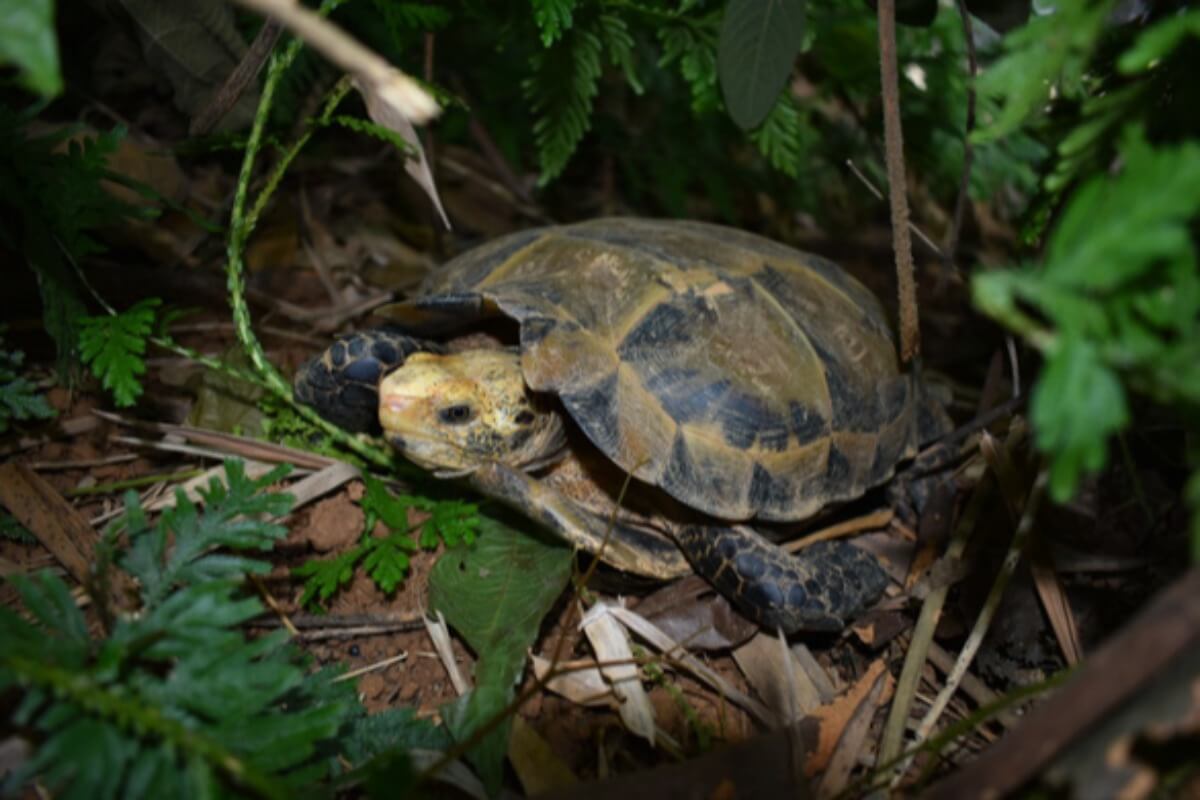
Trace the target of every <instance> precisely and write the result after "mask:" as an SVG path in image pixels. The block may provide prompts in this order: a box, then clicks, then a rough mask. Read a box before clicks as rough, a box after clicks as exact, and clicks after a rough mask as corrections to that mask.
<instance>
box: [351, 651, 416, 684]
mask: <svg viewBox="0 0 1200 800" xmlns="http://www.w3.org/2000/svg"><path fill="white" fill-rule="evenodd" d="M407 658H408V653H405V652H403V651H401V652H399V653H397V654H396V655H394V656H391V657H390V658H385V659H383V660H382V661H376V662H375V663H374V664H367V665H366V666H365V667H359V668H358V669H352V670H350V671H349V672H347V673H344V674H342V675H338V676H337V677H336V678H334V679H333V682H334V683H340V682H342V681H349V680H354V679H355V678H357V677H358V676H359V675H366V674H367V673H368V672H375V671H376V670H381V669H384V668H385V667H390V666H391V665H392V664H399V663H400V662H401V661H404V660H405V659H407Z"/></svg>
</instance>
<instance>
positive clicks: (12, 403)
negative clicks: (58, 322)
mask: <svg viewBox="0 0 1200 800" xmlns="http://www.w3.org/2000/svg"><path fill="white" fill-rule="evenodd" d="M0 333H3V326H0ZM0 344H3V339H0ZM24 363H25V354H24V353H22V352H21V351H20V350H12V351H9V350H2V349H0V433H4V432H5V431H7V430H8V426H9V425H10V424H11V423H12V421H13V420H26V419H50V418H51V417H53V416H54V414H55V411H54V409H53V408H51V407H50V404H49V403H47V402H46V398H44V397H42V396H41V395H40V394H38V391H37V387H36V386H34V385H33V384H32V383H30V382H29V380H28V379H26V378H25V377H24V376H23V375H22V374H21V366H22V364H24Z"/></svg>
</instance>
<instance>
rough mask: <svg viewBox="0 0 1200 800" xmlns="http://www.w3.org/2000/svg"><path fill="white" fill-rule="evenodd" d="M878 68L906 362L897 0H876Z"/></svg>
mask: <svg viewBox="0 0 1200 800" xmlns="http://www.w3.org/2000/svg"><path fill="white" fill-rule="evenodd" d="M879 70H880V77H881V80H882V84H883V140H884V145H885V148H886V150H887V175H888V198H889V201H890V205H891V208H892V248H893V250H894V251H895V255H896V288H897V290H898V291H899V295H900V356H901V358H902V359H903V360H904V361H905V362H906V363H907V362H911V361H912V360H913V359H915V358H916V357H917V356H918V355H919V354H920V352H921V332H920V328H919V322H918V318H917V282H916V277H915V276H914V274H913V254H912V239H911V238H910V237H909V234H908V197H907V195H906V191H905V190H906V187H907V185H908V184H907V181H906V179H905V176H904V133H903V130H902V128H901V125H900V85H899V68H898V67H897V65H896V0H879Z"/></svg>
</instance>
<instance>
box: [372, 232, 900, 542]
mask: <svg viewBox="0 0 1200 800" xmlns="http://www.w3.org/2000/svg"><path fill="white" fill-rule="evenodd" d="M383 313H384V316H387V317H391V318H392V319H394V320H396V321H398V322H399V323H401V324H402V325H403V326H404V327H405V328H407V329H408V330H410V331H413V332H414V333H418V334H425V335H437V334H444V333H446V332H448V331H450V330H453V329H454V328H457V327H465V326H468V325H471V324H472V323H476V322H478V320H479V319H480V318H483V317H489V316H495V315H503V316H507V317H509V318H511V319H513V320H515V321H516V322H517V323H519V326H520V345H521V351H522V358H521V367H522V371H523V373H524V377H525V380H526V383H528V385H529V386H530V388H532V389H534V390H536V391H542V392H551V393H554V394H556V395H558V396H559V397H560V398H561V400H562V403H563V406H564V407H565V408H566V410H567V411H568V412H569V414H570V415H571V417H572V418H573V419H574V421H575V423H576V424H577V425H578V426H579V428H580V430H582V431H583V432H584V433H585V434H586V435H587V437H588V439H590V440H591V442H592V443H593V444H595V446H596V447H597V448H598V449H599V450H600V451H601V452H603V453H604V454H605V455H606V456H607V457H608V458H609V459H611V460H612V461H613V462H615V463H616V464H617V465H618V466H620V467H621V469H623V470H625V471H626V472H629V473H632V474H633V475H634V476H635V477H636V478H638V479H640V480H641V481H644V482H646V483H648V484H652V485H655V486H658V487H661V488H662V489H663V490H665V491H666V492H668V493H669V494H670V495H672V496H673V497H675V498H676V499H678V500H680V501H681V502H683V503H685V504H687V505H688V506H691V507H692V508H695V509H698V510H700V511H703V512H705V513H707V514H710V515H712V516H714V517H717V518H721V519H726V520H746V519H751V518H757V519H761V520H773V521H791V520H800V519H804V518H806V517H809V516H811V515H812V514H814V513H815V512H817V511H818V510H819V509H820V508H821V507H823V506H825V505H827V504H829V503H831V502H835V501H839V500H845V499H850V498H853V497H856V496H858V495H860V494H862V492H863V491H864V490H866V489H867V488H869V487H871V486H874V485H876V484H878V483H880V482H882V481H884V480H886V479H887V478H888V477H889V476H890V475H891V474H892V471H893V468H894V466H895V464H896V462H897V461H899V460H901V459H902V458H904V457H906V456H908V455H911V454H912V453H913V451H914V450H915V446H916V442H917V431H916V417H917V413H916V392H915V391H914V389H913V385H912V381H911V379H910V378H908V377H907V376H906V375H904V374H902V373H901V372H900V370H899V368H898V364H897V359H896V353H895V347H894V345H893V342H892V338H891V333H890V331H889V328H888V325H887V324H886V322H885V317H884V314H883V310H882V308H881V307H880V305H879V302H878V301H877V300H876V298H875V297H874V295H872V294H871V292H870V291H869V290H867V289H866V288H865V287H864V286H862V285H861V284H860V283H859V282H858V281H856V280H855V279H854V278H852V277H850V276H849V275H848V274H847V273H845V272H844V271H843V270H842V269H841V268H839V267H838V266H837V265H835V264H833V263H832V262H830V261H827V260H824V259H822V258H819V257H817V256H814V255H810V254H807V253H802V252H800V251H798V250H794V249H792V248H790V247H786V246H784V245H781V244H778V243H776V242H772V241H770V240H768V239H764V238H762V237H760V236H756V235H753V234H749V233H745V232H743V231H738V230H733V229H730V228H726V227H722V226H718V225H711V224H705V223H698V222H682V221H655V220H643V219H601V220H593V221H589V222H583V223H579V224H574V225H565V226H559V227H549V228H541V229H535V230H528V231H523V232H520V233H516V234H512V235H510V236H507V237H504V238H501V239H498V240H496V241H493V242H491V243H489V244H486V245H484V246H482V247H479V248H476V249H473V250H471V251H469V252H467V253H464V254H463V255H461V256H459V257H458V258H456V259H454V260H452V261H450V262H448V263H447V264H446V265H445V266H444V267H443V268H441V269H440V270H438V271H437V272H436V273H435V274H433V275H432V276H431V277H430V278H429V279H428V280H427V281H426V283H425V284H424V285H423V287H422V290H421V292H420V296H419V297H417V298H416V299H414V300H411V301H408V302H406V303H401V304H398V305H395V306H391V307H389V308H388V309H385V310H384V312H383Z"/></svg>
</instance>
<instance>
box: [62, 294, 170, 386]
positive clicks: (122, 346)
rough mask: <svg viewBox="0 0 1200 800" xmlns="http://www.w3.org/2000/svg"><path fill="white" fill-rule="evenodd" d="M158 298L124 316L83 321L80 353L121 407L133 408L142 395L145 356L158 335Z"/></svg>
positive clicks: (139, 304) (137, 304)
mask: <svg viewBox="0 0 1200 800" xmlns="http://www.w3.org/2000/svg"><path fill="white" fill-rule="evenodd" d="M160 305H162V301H161V300H159V299H158V298H156V297H150V298H146V299H144V300H139V301H138V302H137V303H135V304H134V305H133V306H131V307H130V308H128V309H127V310H125V311H123V312H121V313H120V314H102V315H100V316H96V317H83V318H82V319H80V320H79V351H80V352H79V354H80V357H81V358H82V359H83V363H84V364H86V365H87V366H89V367H90V368H91V370H92V374H93V375H95V376H96V377H97V378H98V379H99V380H100V382H101V383H102V384H103V385H104V388H105V389H107V390H108V391H109V392H112V395H113V399H114V400H115V401H116V403H117V405H118V406H120V407H127V406H131V405H133V404H134V403H135V402H136V401H137V398H138V396H139V395H141V393H142V384H141V380H140V379H139V376H140V375H143V374H145V372H146V362H145V361H144V360H143V359H142V355H143V354H144V353H145V352H146V340H147V339H149V338H150V336H151V335H152V334H153V332H154V328H155V319H156V317H157V314H158V307H159V306H160Z"/></svg>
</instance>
